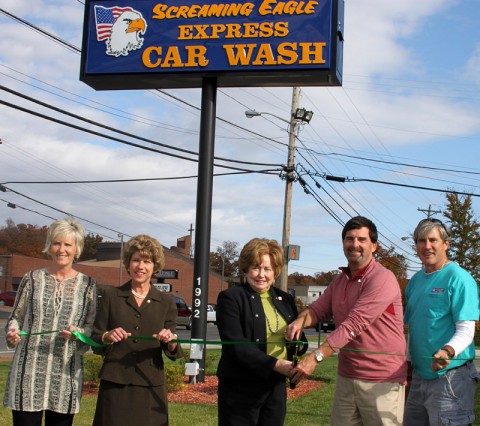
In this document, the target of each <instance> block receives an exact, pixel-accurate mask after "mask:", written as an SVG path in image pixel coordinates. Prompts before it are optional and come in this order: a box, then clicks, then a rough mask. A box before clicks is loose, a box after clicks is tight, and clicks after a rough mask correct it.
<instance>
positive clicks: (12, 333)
mask: <svg viewBox="0 0 480 426" xmlns="http://www.w3.org/2000/svg"><path fill="white" fill-rule="evenodd" d="M5 338H6V340H7V343H8V344H9V345H10V346H17V345H18V344H19V343H20V340H21V339H22V338H21V336H20V330H18V329H17V328H12V329H11V330H8V331H7V334H6V335H5Z"/></svg>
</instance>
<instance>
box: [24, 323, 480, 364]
mask: <svg viewBox="0 0 480 426" xmlns="http://www.w3.org/2000/svg"><path fill="white" fill-rule="evenodd" d="M59 331H60V330H51V331H41V332H38V333H27V332H25V331H22V330H20V335H22V336H37V335H41V334H52V333H58V332H59ZM72 334H73V335H74V336H75V337H76V338H77V339H78V340H80V341H81V342H83V343H85V344H86V345H90V346H91V347H92V348H104V347H106V346H109V345H104V344H103V343H97V342H95V341H94V340H93V339H91V338H90V337H88V336H86V335H85V334H83V333H80V332H79V331H72ZM128 338H129V339H137V340H152V341H158V339H156V338H155V337H151V336H128ZM170 342H172V343H185V344H197V345H222V346H223V345H265V344H277V345H285V344H286V343H287V342H286V341H285V340H282V341H273V342H247V341H238V342H234V341H221V340H200V339H198V340H196V339H195V340H189V339H176V340H170ZM288 343H294V344H298V343H302V344H306V345H308V343H309V342H308V341H303V340H292V341H291V342H288ZM331 348H332V349H338V350H339V351H350V352H359V353H366V354H372V355H389V356H401V357H405V356H406V355H404V354H396V353H391V352H376V351H367V350H362V349H352V348H337V347H334V346H331ZM422 358H429V359H433V358H434V357H433V356H423V357H422ZM474 359H480V358H474ZM452 360H459V361H471V358H452Z"/></svg>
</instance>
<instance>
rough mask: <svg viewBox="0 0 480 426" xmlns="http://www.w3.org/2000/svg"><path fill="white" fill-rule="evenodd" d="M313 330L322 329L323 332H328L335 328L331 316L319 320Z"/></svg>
mask: <svg viewBox="0 0 480 426" xmlns="http://www.w3.org/2000/svg"><path fill="white" fill-rule="evenodd" d="M315 330H317V331H319V330H322V331H323V332H324V333H328V332H329V331H333V330H335V323H334V322H333V318H332V319H331V320H328V321H320V322H319V323H317V325H316V326H315Z"/></svg>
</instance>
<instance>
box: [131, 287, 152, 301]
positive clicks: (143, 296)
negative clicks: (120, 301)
mask: <svg viewBox="0 0 480 426" xmlns="http://www.w3.org/2000/svg"><path fill="white" fill-rule="evenodd" d="M131 290H132V294H133V295H134V296H135V297H138V298H139V299H145V298H146V297H147V294H148V293H145V294H140V293H137V292H136V291H135V290H134V289H133V288H132V289H131Z"/></svg>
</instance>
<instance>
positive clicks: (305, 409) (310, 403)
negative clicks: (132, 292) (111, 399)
mask: <svg viewBox="0 0 480 426" xmlns="http://www.w3.org/2000/svg"><path fill="white" fill-rule="evenodd" d="M219 355H220V351H219V350H215V349H209V350H208V351H207V362H206V374H207V375H212V374H215V370H216V366H217V363H218V359H219ZM9 367H10V362H0V394H1V395H2V396H3V394H4V391H5V381H6V378H7V373H8V369H9ZM336 371H337V358H336V357H331V358H329V359H327V360H325V361H324V362H322V363H321V364H320V365H318V366H317V368H316V370H315V373H314V374H313V375H312V378H314V379H315V380H321V381H322V382H324V384H325V385H324V386H322V387H321V388H320V389H317V390H315V391H313V392H311V393H309V394H308V395H305V396H302V397H299V398H296V399H292V400H289V401H288V402H287V417H286V420H285V425H286V426H302V425H315V426H328V425H329V424H330V412H331V407H332V400H333V392H334V389H335V376H336ZM95 404H96V397H93V396H84V397H83V398H82V408H81V410H80V413H79V414H78V415H76V416H75V421H74V426H91V424H92V419H93V413H94V411H95ZM169 413H170V425H171V426H197V425H199V426H200V425H201V426H214V425H216V424H217V407H216V405H192V404H177V403H170V404H169ZM475 415H476V417H477V419H480V392H477V398H476V409H475ZM11 423H12V421H11V412H10V410H7V409H5V408H3V406H2V407H0V424H2V425H9V424H11Z"/></svg>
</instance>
